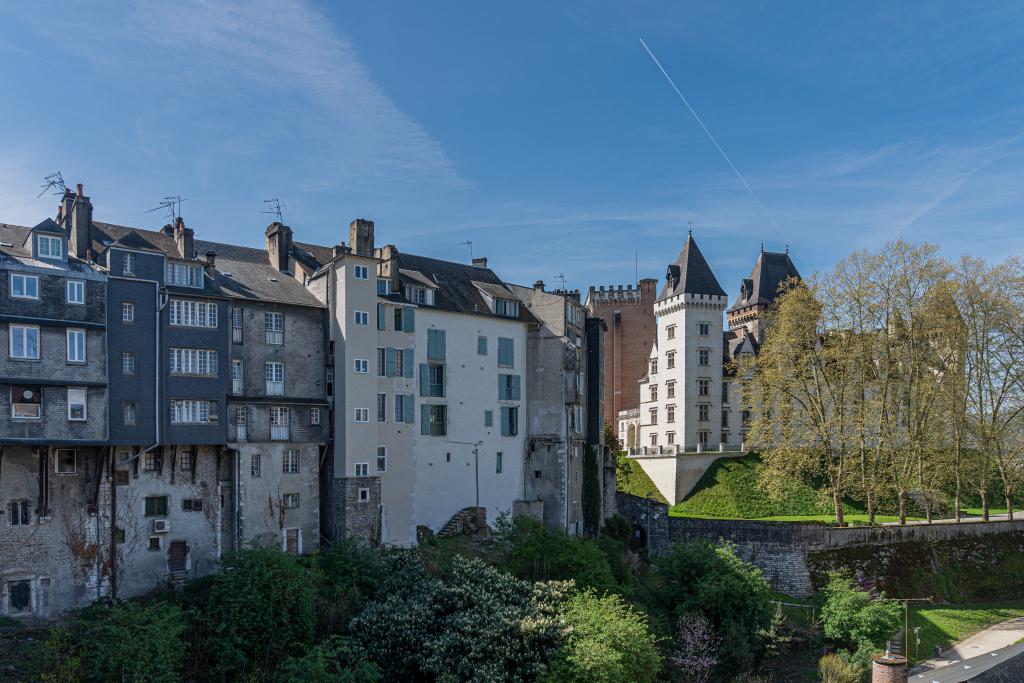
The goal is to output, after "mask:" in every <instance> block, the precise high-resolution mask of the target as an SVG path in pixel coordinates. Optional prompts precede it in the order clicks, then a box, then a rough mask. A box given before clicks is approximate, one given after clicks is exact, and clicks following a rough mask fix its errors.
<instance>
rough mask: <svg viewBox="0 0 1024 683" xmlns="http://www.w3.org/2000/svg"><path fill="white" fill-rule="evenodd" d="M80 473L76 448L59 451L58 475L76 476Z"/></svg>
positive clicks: (60, 449) (59, 449)
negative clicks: (75, 474)
mask: <svg viewBox="0 0 1024 683" xmlns="http://www.w3.org/2000/svg"><path fill="white" fill-rule="evenodd" d="M77 471H78V453H77V451H75V449H74V448H58V449H57V474H74V473H75V472H77Z"/></svg>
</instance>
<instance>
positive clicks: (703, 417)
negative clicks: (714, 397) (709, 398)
mask: <svg viewBox="0 0 1024 683" xmlns="http://www.w3.org/2000/svg"><path fill="white" fill-rule="evenodd" d="M710 419H711V404H710V403H698V404H697V421H698V422H707V421H709V420H710Z"/></svg>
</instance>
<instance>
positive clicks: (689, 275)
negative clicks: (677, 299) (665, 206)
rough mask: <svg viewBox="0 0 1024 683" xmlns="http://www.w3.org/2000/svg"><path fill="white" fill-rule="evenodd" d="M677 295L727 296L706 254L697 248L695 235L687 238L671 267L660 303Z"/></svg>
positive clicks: (666, 276)
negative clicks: (712, 270) (706, 259)
mask: <svg viewBox="0 0 1024 683" xmlns="http://www.w3.org/2000/svg"><path fill="white" fill-rule="evenodd" d="M677 294H708V295H711V296H725V290H724V289H722V286H721V285H720V284H718V280H717V279H716V278H715V274H714V273H712V272H711V267H710V266H708V262H707V261H705V260H704V254H702V253H700V249H698V248H697V243H696V242H695V241H694V240H693V233H690V234H689V235H688V236H687V238H686V244H684V245H683V250H682V251H680V252H679V256H677V257H676V260H675V263H672V264H670V265H669V267H668V272H667V273H666V274H665V284H664V286H663V287H662V288H661V294H659V295H658V301H663V300H664V299H667V298H669V297H671V296H675V295H677Z"/></svg>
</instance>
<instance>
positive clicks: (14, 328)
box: [8, 325, 42, 360]
mask: <svg viewBox="0 0 1024 683" xmlns="http://www.w3.org/2000/svg"><path fill="white" fill-rule="evenodd" d="M29 330H35V335H36V355H34V356H27V355H21V356H18V355H15V353H14V337H15V335H17V336H20V337H21V347H22V350H23V351H27V350H28V332H29ZM8 336H9V337H10V341H9V342H8V346H9V348H8V352H9V354H10V357H11V358H14V359H18V360H39V357H40V355H41V353H42V349H41V348H40V333H39V325H10V326H9V327H8Z"/></svg>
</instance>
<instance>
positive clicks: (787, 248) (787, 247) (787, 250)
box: [786, 244, 789, 255]
mask: <svg viewBox="0 0 1024 683" xmlns="http://www.w3.org/2000/svg"><path fill="white" fill-rule="evenodd" d="M786 254H787V255H789V245H788V244H787V245H786Z"/></svg>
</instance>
